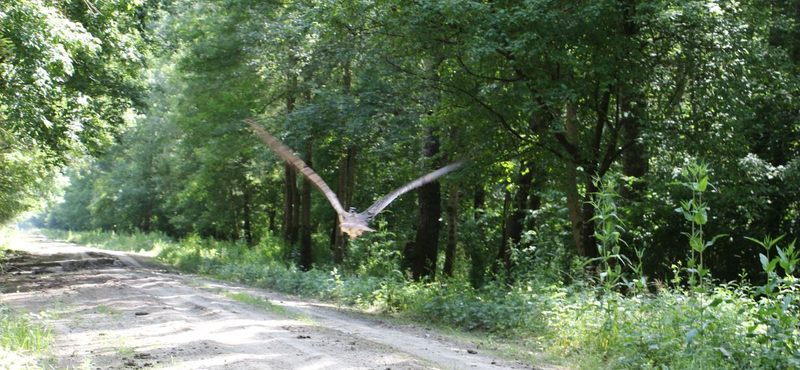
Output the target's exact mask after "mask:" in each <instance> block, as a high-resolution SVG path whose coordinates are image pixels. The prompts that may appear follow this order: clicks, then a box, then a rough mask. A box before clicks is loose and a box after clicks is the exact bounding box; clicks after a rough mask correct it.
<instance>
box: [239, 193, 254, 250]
mask: <svg viewBox="0 0 800 370" xmlns="http://www.w3.org/2000/svg"><path fill="white" fill-rule="evenodd" d="M250 197H251V195H250V187H249V186H247V185H245V186H244V207H242V208H243V211H244V240H245V241H246V242H247V245H248V246H253V227H252V223H251V210H250V207H251V205H250V202H251V200H250Z"/></svg>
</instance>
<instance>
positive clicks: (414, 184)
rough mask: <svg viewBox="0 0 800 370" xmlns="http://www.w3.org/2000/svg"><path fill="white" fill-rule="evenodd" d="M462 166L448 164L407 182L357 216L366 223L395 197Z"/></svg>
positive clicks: (455, 163)
mask: <svg viewBox="0 0 800 370" xmlns="http://www.w3.org/2000/svg"><path fill="white" fill-rule="evenodd" d="M463 166H464V163H463V162H461V161H458V162H454V163H451V164H448V165H447V166H444V167H442V168H440V169H438V170H436V171H433V172H431V173H429V174H427V175H425V176H422V177H420V178H418V179H416V180H414V181H412V182H409V183H408V184H405V185H403V186H401V187H399V188H397V190H395V191H393V192H391V193H389V194H387V195H386V196H384V197H383V198H381V199H379V200H378V201H377V202H375V204H373V205H371V206H369V208H367V210H366V211H364V212H362V213H360V214H359V215H360V216H362V217H365V218H366V221H367V222H368V221H369V220H371V219H372V218H373V217H375V215H377V214H378V213H379V212H380V211H383V209H384V208H386V206H388V205H389V203H392V202H393V201H394V200H395V199H397V197H399V196H401V195H403V194H405V193H407V192H409V191H411V190H414V189H416V188H418V187H420V186H422V185H425V184H427V183H429V182H432V181H435V180H436V179H438V178H439V177H442V176H444V175H446V174H448V173H450V172H453V171H455V170H457V169H459V168H461V167H463Z"/></svg>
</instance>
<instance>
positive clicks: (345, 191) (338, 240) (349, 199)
mask: <svg viewBox="0 0 800 370" xmlns="http://www.w3.org/2000/svg"><path fill="white" fill-rule="evenodd" d="M355 162H356V150H355V148H347V151H346V155H345V156H344V157H342V159H340V160H339V187H338V192H337V194H336V196H337V197H339V201H340V202H342V207H343V208H344V209H345V210H349V209H350V206H351V205H352V204H353V191H354V187H355V168H356V166H355ZM333 235H334V238H333V241H334V249H333V263H335V264H337V265H338V264H341V263H342V262H344V255H345V253H346V251H347V239H346V238H344V235H342V232H341V231H339V220H338V216H337V219H336V223H335V224H334V234H333Z"/></svg>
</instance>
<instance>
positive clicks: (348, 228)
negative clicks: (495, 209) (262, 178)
mask: <svg viewBox="0 0 800 370" xmlns="http://www.w3.org/2000/svg"><path fill="white" fill-rule="evenodd" d="M246 122H247V124H249V125H250V127H252V128H253V130H254V131H255V132H256V134H257V135H258V136H259V137H260V138H261V139H262V140H264V142H265V143H266V144H267V145H268V146H269V147H270V148H272V150H273V151H275V153H276V154H278V156H279V157H281V158H282V159H283V160H284V161H286V162H287V163H289V164H290V165H292V166H293V167H294V168H295V169H296V170H297V171H298V172H300V173H301V174H302V175H303V177H305V178H306V180H308V181H311V183H312V184H314V186H316V187H317V189H319V190H320V191H321V192H322V193H323V194H324V195H325V198H327V199H328V202H330V204H331V206H333V209H334V210H335V211H336V213H337V214H338V216H339V230H341V232H343V233H346V234H347V235H348V236H349V237H350V239H356V238H358V237H359V236H361V235H362V234H363V233H364V232H367V231H375V230H373V229H371V228H370V227H369V222H370V221H371V220H372V219H373V218H374V217H375V216H376V215H377V214H378V213H379V212H380V211H382V210H383V209H384V208H386V207H387V206H388V205H389V204H390V203H391V202H392V201H394V200H395V199H397V197H399V196H400V195H403V194H405V193H407V192H409V191H411V190H413V189H416V188H418V187H420V186H422V185H425V184H427V183H429V182H432V181H435V180H436V179H437V178H439V177H441V176H444V175H446V174H448V173H450V172H452V171H455V170H457V169H459V168H461V167H462V163H461V162H455V163H451V164H449V165H447V166H445V167H442V168H440V169H438V170H436V171H433V172H431V173H429V174H427V175H425V176H422V177H420V178H418V179H416V180H414V181H412V182H410V183H408V184H405V185H403V186H401V187H399V188H397V189H396V190H395V191H393V192H391V193H389V194H388V195H386V196H384V197H383V198H381V199H379V200H378V201H377V202H375V203H374V204H373V205H371V206H370V207H369V208H367V210H366V211H364V212H361V213H356V210H355V208H350V210H349V211H345V210H344V208H343V207H342V204H341V203H340V202H339V198H338V197H337V196H336V193H334V192H333V191H332V190H331V189H330V187H328V184H326V183H325V181H323V180H322V178H321V177H319V175H317V173H316V172H314V170H312V169H311V168H310V167H308V165H306V164H305V162H303V160H302V159H300V158H299V157H297V156H296V155H294V154H293V153H292V150H291V149H289V147H287V146H286V145H284V144H283V143H281V142H280V141H279V140H278V139H276V138H275V137H273V136H272V135H270V134H269V133H267V132H266V131H265V130H264V128H262V127H261V126H260V125H258V124H257V123H256V122H255V121H253V120H251V119H248V120H246Z"/></svg>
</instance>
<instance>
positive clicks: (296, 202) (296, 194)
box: [289, 171, 301, 245]
mask: <svg viewBox="0 0 800 370" xmlns="http://www.w3.org/2000/svg"><path fill="white" fill-rule="evenodd" d="M300 207H301V202H300V190H299V189H297V172H295V171H292V208H294V211H293V212H292V233H291V235H289V243H290V244H292V245H295V244H297V238H298V236H299V234H300V214H301V209H300Z"/></svg>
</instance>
